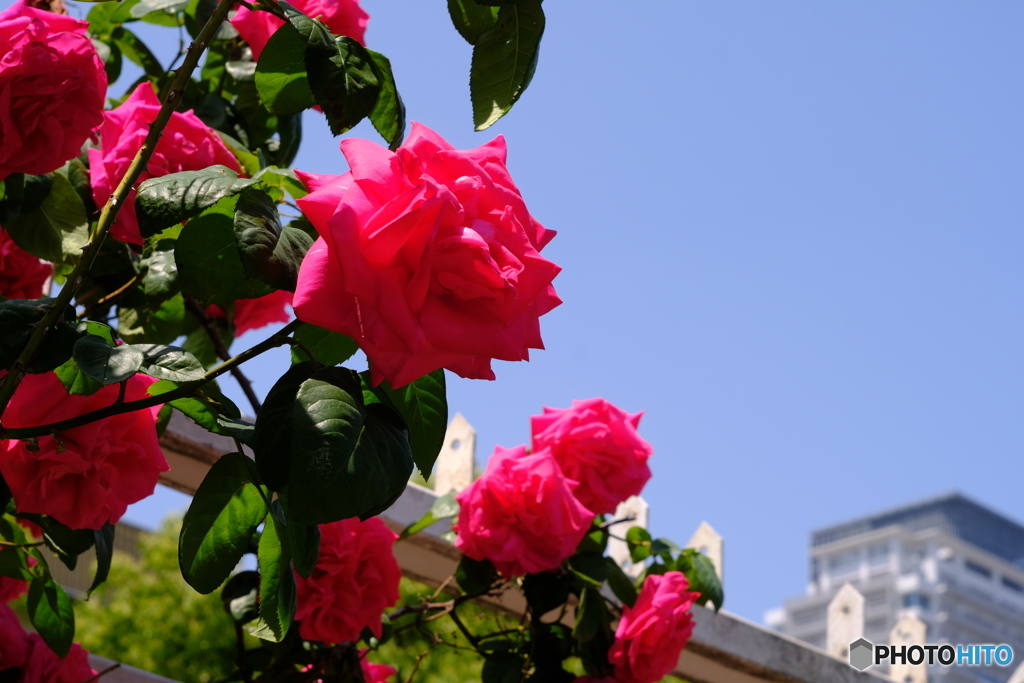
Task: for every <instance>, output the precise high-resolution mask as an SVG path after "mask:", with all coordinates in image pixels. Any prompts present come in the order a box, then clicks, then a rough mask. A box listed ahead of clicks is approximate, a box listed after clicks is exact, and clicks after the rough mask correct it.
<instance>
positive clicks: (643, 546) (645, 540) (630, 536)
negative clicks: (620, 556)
mask: <svg viewBox="0 0 1024 683" xmlns="http://www.w3.org/2000/svg"><path fill="white" fill-rule="evenodd" d="M626 546H627V547H628V548H629V557H630V559H631V560H633V562H641V561H643V560H646V559H647V558H648V557H650V556H651V534H650V533H649V532H648V531H647V529H644V528H643V527H639V526H634V527H630V529H629V531H627V532H626Z"/></svg>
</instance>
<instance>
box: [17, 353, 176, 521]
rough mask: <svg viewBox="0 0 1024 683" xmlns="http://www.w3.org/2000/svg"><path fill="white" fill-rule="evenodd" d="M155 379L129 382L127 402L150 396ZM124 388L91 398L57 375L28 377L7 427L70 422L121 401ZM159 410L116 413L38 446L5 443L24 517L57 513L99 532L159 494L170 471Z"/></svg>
mask: <svg viewBox="0 0 1024 683" xmlns="http://www.w3.org/2000/svg"><path fill="white" fill-rule="evenodd" d="M153 382H154V380H153V379H152V378H150V377H146V376H144V375H135V376H133V377H132V378H131V379H129V380H128V388H127V391H126V393H125V398H126V400H129V401H131V400H136V399H141V398H146V397H147V396H148V394H147V393H146V388H147V387H149V385H150V384H152V383H153ZM118 391H119V387H118V386H117V385H110V386H106V387H103V388H102V389H100V390H99V391H97V392H96V393H95V394H93V395H91V396H76V395H69V394H68V392H67V390H66V389H65V388H64V385H63V384H61V382H60V380H59V379H57V376H56V375H54V374H53V373H45V374H40V375H27V376H26V377H25V379H24V381H23V382H22V386H21V387H20V389H19V391H18V393H17V395H16V396H15V398H14V400H13V401H11V404H10V406H9V407H8V408H7V412H6V413H4V424H5V425H6V426H9V427H15V428H17V427H20V426H28V425H35V424H43V423H47V422H57V421H60V420H66V419H69V418H72V417H76V416H78V415H82V414H83V413H87V412H89V411H91V410H96V409H99V408H105V407H106V406H109V405H111V404H112V403H114V401H115V400H117V396H118ZM157 412H159V408H158V407H154V408H149V409H146V410H139V411H136V412H132V413H123V414H121V415H115V416H113V417H108V418H105V419H102V420H98V421H96V422H91V423H89V424H86V425H82V426H81V427H75V428H74V429H68V430H66V431H63V432H61V433H60V434H58V435H55V436H42V437H39V438H38V439H37V440H36V443H35V444H32V443H27V442H23V441H18V440H15V439H6V440H4V441H2V442H0V473H3V477H4V480H5V481H6V482H7V485H8V486H10V489H11V493H12V494H13V495H14V500H15V502H16V503H17V506H18V510H19V511H20V512H34V513H41V514H46V515H50V516H51V517H53V518H54V519H56V520H57V521H59V522H61V523H62V524H66V525H67V526H69V527H71V528H72V529H99V528H100V527H102V526H103V525H104V524H106V523H107V522H111V523H113V522H117V520H119V519H120V518H121V516H122V515H123V514H124V513H125V510H126V509H127V508H128V505H130V504H131V503H134V502H136V501H139V500H142V499H143V498H145V497H146V496H149V495H151V494H152V493H153V490H154V489H155V488H156V483H157V479H158V478H159V477H160V473H161V472H166V471H167V470H168V466H167V460H166V459H165V458H164V455H163V452H162V451H161V450H160V445H159V443H158V442H157V436H156V428H155V426H154V425H155V420H156V414H157Z"/></svg>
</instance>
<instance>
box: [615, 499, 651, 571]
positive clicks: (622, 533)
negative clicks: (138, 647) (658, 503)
mask: <svg viewBox="0 0 1024 683" xmlns="http://www.w3.org/2000/svg"><path fill="white" fill-rule="evenodd" d="M650 512H651V507H650V506H649V505H648V504H647V501H646V500H644V499H643V498H641V497H640V496H630V497H629V498H627V499H626V500H624V501H622V502H621V503H619V507H617V508H616V509H615V515H614V516H613V517H612V519H626V518H627V517H632V518H633V519H632V520H631V521H629V522H622V523H621V524H616V525H615V526H613V527H611V534H612V536H616V537H618V538H609V539H608V556H609V557H611V558H612V559H613V560H615V562H616V563H617V564H618V565H619V566H620V567H622V570H623V571H624V572H626V574H628V575H630V576H633V577H636V576H638V575H639V574H640V572H641V571H643V568H644V565H643V563H638V564H633V563H632V560H630V557H629V546H627V545H626V542H625V541H620V540H619V539H620V538H625V537H626V532H627V531H629V530H630V529H632V528H633V527H635V526H638V527H640V528H642V529H646V528H647V525H648V522H649V517H650Z"/></svg>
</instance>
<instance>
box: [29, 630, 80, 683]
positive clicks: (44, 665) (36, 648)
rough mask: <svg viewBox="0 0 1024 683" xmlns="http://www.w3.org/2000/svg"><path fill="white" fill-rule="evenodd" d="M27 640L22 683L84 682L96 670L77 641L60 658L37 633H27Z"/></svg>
mask: <svg viewBox="0 0 1024 683" xmlns="http://www.w3.org/2000/svg"><path fill="white" fill-rule="evenodd" d="M28 641H29V655H28V659H27V661H26V662H25V665H24V667H23V673H22V679H21V680H22V683H84V682H85V681H87V680H89V679H90V678H92V677H93V676H95V675H96V670H95V669H93V668H92V667H91V666H89V653H88V652H86V651H85V650H83V649H82V646H81V645H79V644H78V643H75V644H74V645H72V646H71V650H70V652H68V655H67V657H65V658H64V659H61V658H60V657H58V656H57V655H56V654H54V652H53V650H51V649H50V648H49V646H48V645H47V644H46V643H44V642H43V639H42V638H41V637H40V636H39V634H38V633H33V634H31V635H29V637H28Z"/></svg>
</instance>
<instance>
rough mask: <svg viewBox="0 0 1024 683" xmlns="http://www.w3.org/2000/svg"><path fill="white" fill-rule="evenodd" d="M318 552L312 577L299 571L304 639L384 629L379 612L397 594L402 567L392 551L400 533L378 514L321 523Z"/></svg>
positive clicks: (338, 638)
mask: <svg viewBox="0 0 1024 683" xmlns="http://www.w3.org/2000/svg"><path fill="white" fill-rule="evenodd" d="M320 534H321V536H320V556H319V558H318V559H317V562H316V567H314V569H313V573H312V574H310V576H309V578H308V579H307V578H303V577H302V576H296V582H297V586H298V608H297V609H296V611H295V618H296V619H298V620H300V621H301V622H302V626H301V627H300V629H299V633H300V634H301V635H302V637H303V638H305V639H306V640H318V641H322V642H325V643H342V642H345V641H350V640H358V639H359V634H360V632H362V630H363V629H364V628H369V629H370V630H371V631H372V632H373V633H374V634H376V635H377V636H378V637H380V635H381V615H382V614H384V610H385V609H387V608H388V607H389V606H391V605H393V604H394V603H395V601H396V600H398V582H399V580H400V579H401V578H402V572H401V570H400V569H399V568H398V563H397V562H395V558H394V556H393V555H392V554H391V546H392V545H394V543H395V539H396V538H398V536H397V535H396V534H395V533H394V532H393V531H391V530H390V529H388V528H387V526H386V525H385V524H384V522H382V521H380V519H379V518H377V517H371V518H370V519H367V520H366V521H365V522H360V521H359V520H358V519H343V520H341V521H339V522H333V523H331V524H323V525H321V526H320Z"/></svg>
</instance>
